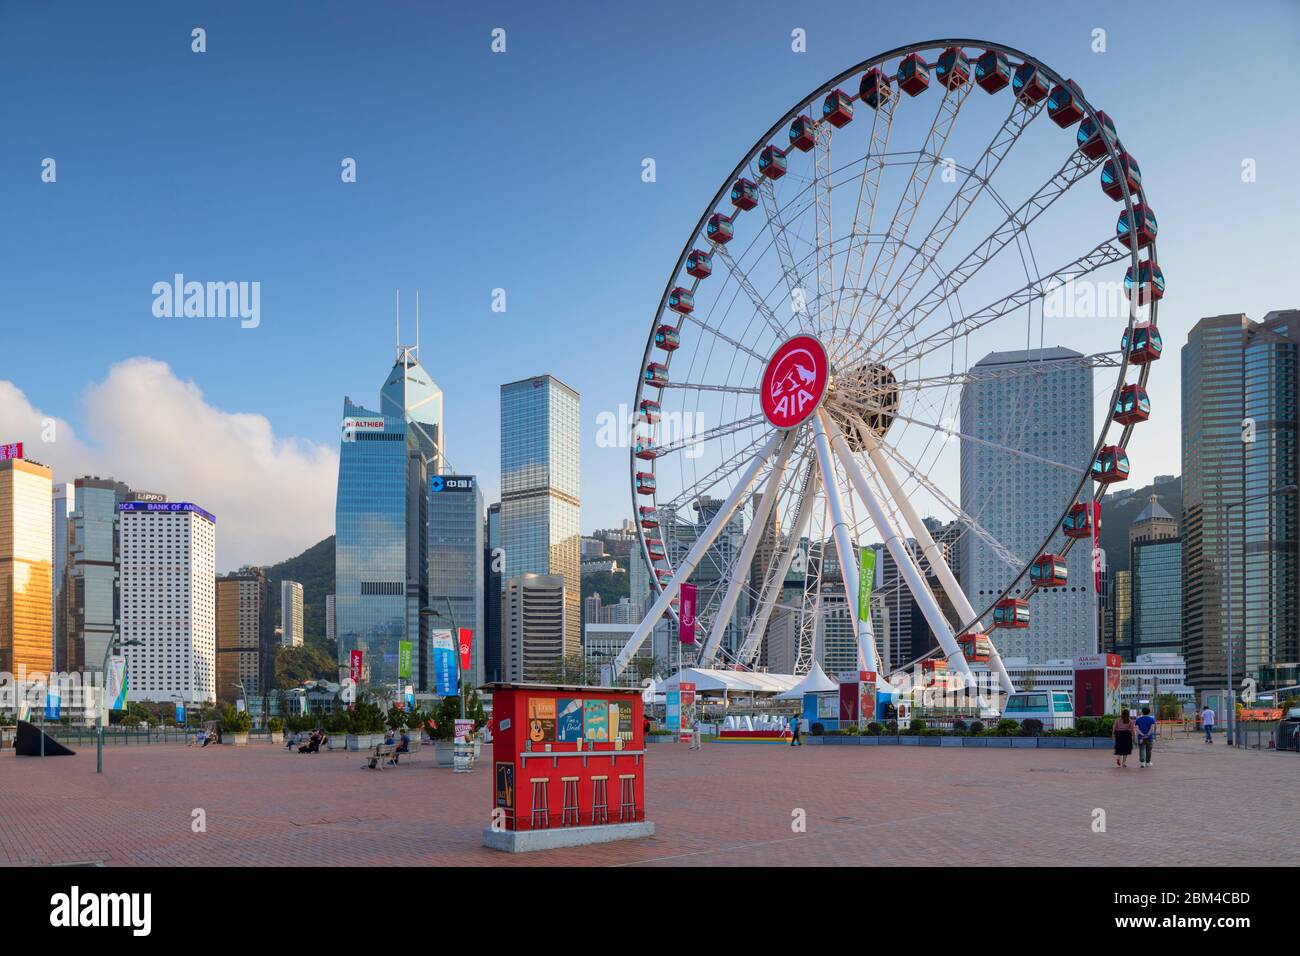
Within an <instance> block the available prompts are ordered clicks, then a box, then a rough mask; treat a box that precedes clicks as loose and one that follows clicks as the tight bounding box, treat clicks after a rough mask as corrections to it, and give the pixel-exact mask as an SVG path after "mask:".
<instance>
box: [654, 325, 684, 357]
mask: <svg viewBox="0 0 1300 956" xmlns="http://www.w3.org/2000/svg"><path fill="white" fill-rule="evenodd" d="M681 344H682V335H681V333H680V332H678V331H677V330H676V329H675V328H673V327H672V326H671V325H661V326H659V328H658V329H656V330H655V345H657V346H659V348H661V349H663V350H664V351H665V352H672V351H674V350H675V349H676V348H677V346H679V345H681Z"/></svg>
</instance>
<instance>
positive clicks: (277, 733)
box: [269, 730, 284, 746]
mask: <svg viewBox="0 0 1300 956" xmlns="http://www.w3.org/2000/svg"><path fill="white" fill-rule="evenodd" d="M269 736H270V738H271V743H273V744H279V745H280V746H284V731H283V730H272V731H271V732H270V735H269Z"/></svg>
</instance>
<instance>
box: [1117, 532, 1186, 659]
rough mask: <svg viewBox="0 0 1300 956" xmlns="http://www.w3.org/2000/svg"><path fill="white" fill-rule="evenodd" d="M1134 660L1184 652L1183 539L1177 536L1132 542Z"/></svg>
mask: <svg viewBox="0 0 1300 956" xmlns="http://www.w3.org/2000/svg"><path fill="white" fill-rule="evenodd" d="M1132 560H1133V565H1132V571H1131V572H1130V573H1131V574H1132V587H1133V592H1132V601H1133V659H1134V660H1136V659H1137V655H1139V654H1178V655H1180V656H1181V655H1182V653H1183V607H1182V605H1183V542H1182V541H1180V540H1179V539H1178V538H1160V539H1157V540H1152V541H1139V542H1137V543H1136V544H1134V545H1133V557H1132Z"/></svg>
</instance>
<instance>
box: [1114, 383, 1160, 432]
mask: <svg viewBox="0 0 1300 956" xmlns="http://www.w3.org/2000/svg"><path fill="white" fill-rule="evenodd" d="M1150 417H1151V399H1149V398H1148V397H1147V390H1146V389H1145V388H1143V387H1142V386H1141V385H1137V384H1133V385H1125V386H1124V387H1123V388H1122V389H1120V393H1119V398H1117V399H1115V421H1117V422H1119V423H1120V424H1121V425H1136V424H1137V423H1138V422H1144V421H1146V420H1147V419H1148V418H1150Z"/></svg>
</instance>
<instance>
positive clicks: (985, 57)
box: [975, 50, 1011, 93]
mask: <svg viewBox="0 0 1300 956" xmlns="http://www.w3.org/2000/svg"><path fill="white" fill-rule="evenodd" d="M975 82H976V83H978V84H979V87H980V89H982V90H983V91H984V92H985V93H997V92H998V91H1000V90H1004V89H1006V86H1007V84H1008V83H1010V82H1011V64H1010V63H1009V62H1007V55H1006V54H1005V53H1000V52H999V51H997V50H985V51H984V52H983V53H981V54H980V56H979V59H978V60H976V61H975Z"/></svg>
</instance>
